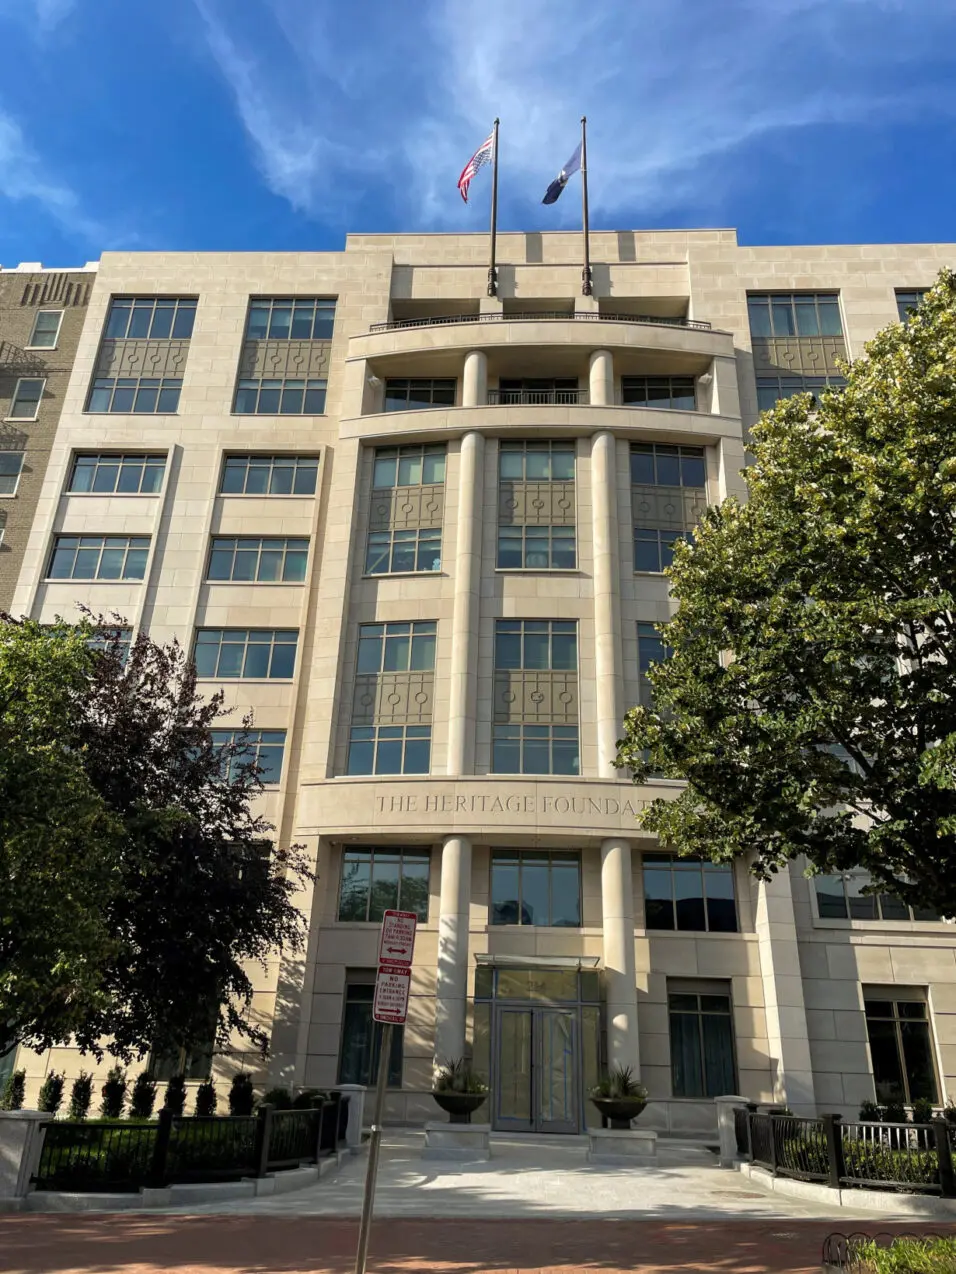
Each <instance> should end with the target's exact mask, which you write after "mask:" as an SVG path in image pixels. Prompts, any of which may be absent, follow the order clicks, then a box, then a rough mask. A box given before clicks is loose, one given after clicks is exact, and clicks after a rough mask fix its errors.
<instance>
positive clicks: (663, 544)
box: [634, 526, 694, 574]
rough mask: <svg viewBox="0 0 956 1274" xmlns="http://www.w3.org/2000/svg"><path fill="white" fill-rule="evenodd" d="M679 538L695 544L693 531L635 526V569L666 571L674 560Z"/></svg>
mask: <svg viewBox="0 0 956 1274" xmlns="http://www.w3.org/2000/svg"><path fill="white" fill-rule="evenodd" d="M678 540H686V541H687V543H688V544H693V542H694V533H693V531H662V530H661V529H660V528H659V527H654V526H636V527H635V528H634V569H635V571H655V572H657V573H658V574H659V573H660V572H661V571H666V570H667V568H668V567H669V566H671V565H672V563H673V561H674V545H675V544H676V543H677V541H678Z"/></svg>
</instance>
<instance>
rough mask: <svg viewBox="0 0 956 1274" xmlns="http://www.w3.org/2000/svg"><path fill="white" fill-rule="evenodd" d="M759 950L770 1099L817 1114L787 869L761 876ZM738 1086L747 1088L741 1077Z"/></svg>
mask: <svg viewBox="0 0 956 1274" xmlns="http://www.w3.org/2000/svg"><path fill="white" fill-rule="evenodd" d="M754 928H755V929H756V932H757V946H758V950H759V952H760V974H761V978H762V980H763V999H764V1007H765V1009H766V1012H767V1041H768V1044H769V1047H770V1065H771V1068H772V1072H773V1074H772V1077H771V1078H772V1082H773V1096H774V1100H775V1101H777V1102H781V1103H783V1104H784V1105H787V1106H789V1107H790V1108H791V1110H792V1111H793V1113H794V1114H795V1115H810V1116H813V1115H816V1113H817V1112H816V1104H815V1101H816V1099H815V1094H814V1091H813V1065H812V1062H811V1060H810V1039H809V1032H808V1030H807V1010H806V1005H805V1003H804V998H803V978H802V977H801V974H800V952H799V949H798V946H797V928H796V922H795V920H794V915H793V892H792V889H791V884H790V872H789V871H788V870H787V868H784V869H783V870H782V871H779V872H777V874H776V875H775V876H773V877H772V878H771V879H770V880H768V881H762V882H761V884H760V886H759V891H758V894H757V913H756V918H755V923H754ZM740 1087H741V1088H742V1089H743V1090H744V1092H746V1091H747V1083H746V1081H745V1080H741V1081H740Z"/></svg>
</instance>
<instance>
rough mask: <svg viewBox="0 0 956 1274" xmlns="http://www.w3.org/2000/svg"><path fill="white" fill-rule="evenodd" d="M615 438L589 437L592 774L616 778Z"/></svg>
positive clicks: (620, 703)
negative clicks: (594, 709)
mask: <svg viewBox="0 0 956 1274" xmlns="http://www.w3.org/2000/svg"><path fill="white" fill-rule="evenodd" d="M616 448H617V443H616V441H615V438H614V435H613V434H612V433H610V432H608V431H604V432H602V433H599V434H595V435H594V437H593V438H592V439H591V521H592V529H591V535H592V540H593V545H594V680H595V693H596V698H597V777H598V778H602V779H613V778H617V770H616V769H615V768H614V758H615V756H616V755H617V741H618V739H619V738H620V737H621V734H622V732H623V730H622V727H623V722H624V679H623V667H622V665H623V662H624V654H623V649H622V645H621V617H620V601H619V590H620V571H619V567H618V552H617V534H618V526H617V486H616V484H617V466H616V464H615V452H616Z"/></svg>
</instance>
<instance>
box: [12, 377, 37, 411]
mask: <svg viewBox="0 0 956 1274" xmlns="http://www.w3.org/2000/svg"><path fill="white" fill-rule="evenodd" d="M45 384H46V381H45V380H43V379H40V378H33V377H26V376H24V377H23V378H22V379H20V380H18V381H17V386H16V389H14V391H13V401H12V402H11V403H10V419H12V420H36V418H37V414H38V412H39V410H40V400H41V399H42V397H43V387H44V385H45Z"/></svg>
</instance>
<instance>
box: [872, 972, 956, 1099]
mask: <svg viewBox="0 0 956 1274" xmlns="http://www.w3.org/2000/svg"><path fill="white" fill-rule="evenodd" d="M863 1003H864V1008H865V1010H866V1031H867V1035H868V1037H869V1041H870V1056H871V1058H872V1059H873V1080H874V1083H875V1085H876V1100H877V1101H878V1102H884V1103H885V1102H902V1103H903V1104H904V1105H906V1106H909V1105H911V1104H912V1103H913V1102H914V1101H916V1100H917V1098H920V1097H922V1098H925V1099H926V1100H928V1101H931V1102H934V1103H935V1102H938V1101H939V1083H938V1081H937V1078H936V1063H935V1060H934V1051H935V1050H934V1047H933V1037H932V1031H931V1029H930V1022H929V1011H928V1008H927V1005H926V999H925V996H924V995H923V993H922V992H921V991H920V990H914V991H905V992H904V991H901V989H900V988H897V987H886V988H879V987H864V988H863Z"/></svg>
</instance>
